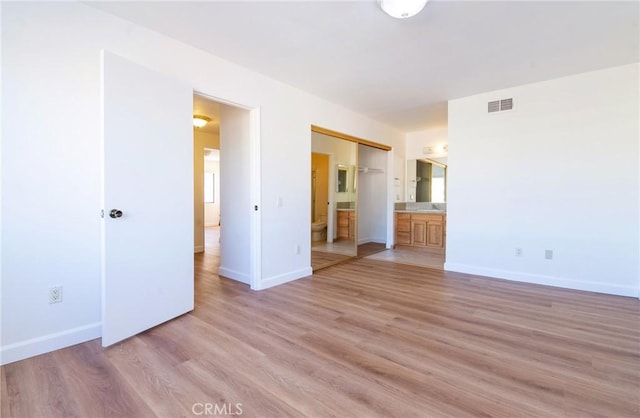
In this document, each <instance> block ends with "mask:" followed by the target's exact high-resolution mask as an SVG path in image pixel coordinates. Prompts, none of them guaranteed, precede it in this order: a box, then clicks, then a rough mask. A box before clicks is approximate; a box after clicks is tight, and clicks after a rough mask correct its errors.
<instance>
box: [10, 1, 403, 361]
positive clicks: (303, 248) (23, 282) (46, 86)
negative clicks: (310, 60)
mask: <svg viewBox="0 0 640 418" xmlns="http://www.w3.org/2000/svg"><path fill="white" fill-rule="evenodd" d="M101 49H107V50H109V51H111V52H113V53H115V54H117V55H120V56H122V57H124V58H127V59H129V60H131V61H133V62H135V63H138V64H141V65H143V66H146V67H148V68H151V69H154V70H156V71H159V72H162V73H164V74H167V75H170V76H174V77H176V78H178V79H181V80H183V81H185V82H187V83H189V84H191V85H192V86H193V88H194V90H195V91H197V92H200V93H203V94H205V95H208V96H210V97H214V98H220V99H222V100H223V101H228V102H232V103H239V104H242V105H244V106H247V107H250V108H260V115H261V119H260V120H261V122H260V126H259V133H260V138H259V144H260V148H261V154H260V163H261V164H260V173H259V174H260V182H261V186H260V190H259V193H258V195H259V196H260V199H261V200H262V202H263V203H264V204H262V205H261V210H260V214H259V215H260V221H259V225H260V227H259V231H258V232H259V235H260V237H261V246H262V252H261V267H260V270H259V272H258V275H259V284H258V288H265V287H269V286H272V285H275V284H278V283H283V282H286V281H288V280H294V279H297V278H300V277H303V276H305V275H307V274H310V272H311V268H310V264H311V263H310V243H311V237H310V233H311V231H310V228H309V213H310V211H311V209H310V199H309V198H308V196H310V183H311V180H310V172H309V166H310V163H309V161H310V157H311V141H310V138H311V134H310V125H311V124H315V125H319V126H324V127H327V128H330V129H334V130H337V131H340V132H344V133H348V134H351V135H354V136H358V137H362V138H367V139H370V140H373V141H376V142H379V143H383V144H389V145H391V146H394V147H396V148H397V149H402V150H403V149H404V145H403V142H404V136H403V134H402V133H401V132H399V131H397V130H395V129H392V128H390V127H388V126H386V125H383V124H381V123H379V122H376V121H374V120H371V119H368V118H365V117H363V116H361V115H359V114H356V113H354V112H352V111H350V110H348V109H345V108H343V107H340V106H337V105H335V104H332V103H329V102H327V101H325V100H322V99H319V98H317V97H315V96H312V95H310V94H308V93H305V92H303V91H301V90H298V89H295V88H293V87H290V86H288V85H286V84H283V83H280V82H277V81H274V80H272V79H269V78H267V77H264V76H262V75H260V74H257V73H255V72H252V71H250V70H248V69H245V68H243V67H240V66H237V65H234V64H232V63H230V62H228V61H225V60H222V59H220V58H218V57H215V56H213V55H210V54H207V53H205V52H203V51H202V50H200V49H197V48H193V47H190V46H187V45H185V44H182V43H180V42H178V41H176V40H173V39H171V38H168V37H166V36H164V35H161V34H158V33H155V32H152V31H149V30H147V29H144V28H142V27H140V26H137V25H135V24H132V23H130V22H127V21H125V20H122V19H118V18H116V17H113V16H111V15H108V14H106V13H103V12H101V11H98V10H95V9H93V8H91V7H90V6H87V5H84V4H80V3H66V2H60V3H46V2H42V3H26V2H3V3H2V85H3V89H2V102H3V106H2V124H3V139H2V140H3V143H2V147H3V149H2V191H3V200H2V215H3V217H2V272H1V273H2V300H1V304H2V308H1V309H2V324H1V325H2V332H1V334H0V335H1V339H2V341H1V343H0V344H2V359H1V361H2V362H8V361H13V360H15V359H19V358H22V357H25V356H29V355H34V354H37V353H41V352H46V351H50V350H52V349H55V348H60V347H63V346H66V345H69V344H73V343H76V342H80V341H85V340H87V339H89V338H95V337H97V336H98V333H99V329H100V321H101V317H100V222H99V217H98V214H99V210H100V209H101V208H100V203H99V202H100V199H99V178H100V172H99V167H100V152H99V142H100V123H99V115H100V100H99V91H100V89H99V86H100V64H99V63H100V61H99V57H100V50H101ZM34 115H37V123H34ZM221 162H222V163H224V160H223V161H221ZM25 167H38V170H25ZM223 171H224V170H223ZM394 172H396V173H397V169H396V168H394ZM400 172H401V171H400ZM285 179H286V183H285V182H284V180H285ZM223 181H224V179H223ZM221 186H222V185H221ZM279 198H280V199H279ZM256 199H257V198H256ZM222 201H223V202H224V196H223V197H222ZM278 201H281V202H283V204H282V205H281V206H279V205H277V202H278ZM249 203H252V202H249ZM243 210H244V208H243ZM222 216H223V223H224V216H225V214H224V209H223V213H222ZM222 245H223V246H224V245H225V244H224V242H223V244H222ZM298 246H299V247H300V251H299V254H296V248H297V247H298ZM53 284H63V285H64V292H65V293H64V295H65V296H64V302H63V303H60V304H55V305H49V304H48V303H47V287H48V286H51V285H53ZM9 352H10V353H12V354H11V357H8V356H7V353H9Z"/></svg>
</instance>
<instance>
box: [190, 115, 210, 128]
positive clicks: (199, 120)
mask: <svg viewBox="0 0 640 418" xmlns="http://www.w3.org/2000/svg"><path fill="white" fill-rule="evenodd" d="M209 122H211V118H208V117H206V116H201V115H193V126H195V127H196V128H202V127H204V126H205V125H206V124H207V123H209Z"/></svg>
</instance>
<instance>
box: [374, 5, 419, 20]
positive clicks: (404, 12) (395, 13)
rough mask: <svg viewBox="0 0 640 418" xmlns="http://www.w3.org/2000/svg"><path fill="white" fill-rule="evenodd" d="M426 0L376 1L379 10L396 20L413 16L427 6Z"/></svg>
mask: <svg viewBox="0 0 640 418" xmlns="http://www.w3.org/2000/svg"><path fill="white" fill-rule="evenodd" d="M427 1H428V0H378V2H379V3H380V8H381V9H382V10H384V12H385V13H386V14H388V15H389V16H391V17H395V18H398V19H406V18H408V17H411V16H415V15H417V14H418V13H420V11H421V10H422V9H424V6H425V5H426V4H427Z"/></svg>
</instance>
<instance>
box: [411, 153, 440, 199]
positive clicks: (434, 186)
mask: <svg viewBox="0 0 640 418" xmlns="http://www.w3.org/2000/svg"><path fill="white" fill-rule="evenodd" d="M407 201H408V202H431V203H445V202H446V201H447V164H446V157H445V158H438V159H436V158H434V159H427V158H421V159H416V160H408V161H407Z"/></svg>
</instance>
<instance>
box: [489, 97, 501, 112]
mask: <svg viewBox="0 0 640 418" xmlns="http://www.w3.org/2000/svg"><path fill="white" fill-rule="evenodd" d="M487 110H488V111H489V113H493V112H499V111H500V100H494V101H493V102H489V105H488V106H487Z"/></svg>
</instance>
